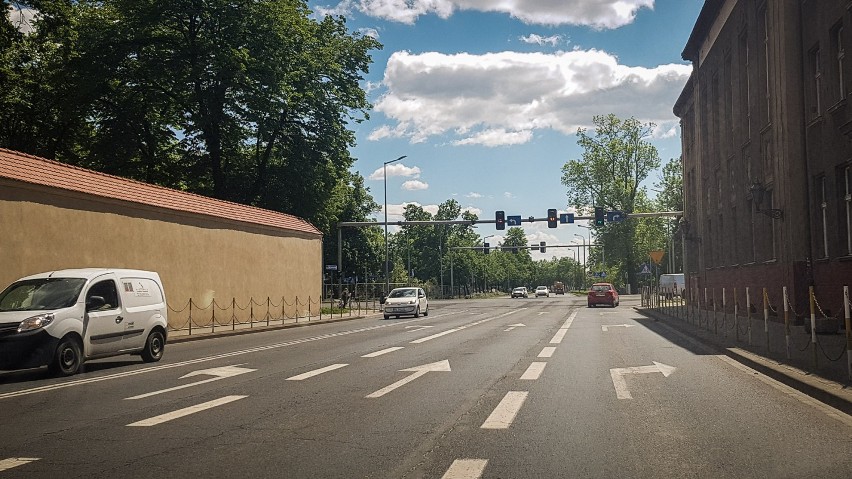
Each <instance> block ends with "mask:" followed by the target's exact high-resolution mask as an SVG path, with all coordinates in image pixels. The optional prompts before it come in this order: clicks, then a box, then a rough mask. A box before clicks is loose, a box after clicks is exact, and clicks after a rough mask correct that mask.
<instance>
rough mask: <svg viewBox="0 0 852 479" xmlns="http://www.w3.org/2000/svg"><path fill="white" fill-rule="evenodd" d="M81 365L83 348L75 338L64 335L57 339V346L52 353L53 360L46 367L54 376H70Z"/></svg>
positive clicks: (75, 372)
mask: <svg viewBox="0 0 852 479" xmlns="http://www.w3.org/2000/svg"><path fill="white" fill-rule="evenodd" d="M82 365H83V349H82V348H81V347H80V342H79V341H77V339H76V338H74V337H71V336H66V337H64V338H62V340H61V341H59V346H57V347H56V351H55V352H54V353H53V360H52V361H51V362H50V364H48V366H47V369H48V371H50V373H51V374H53V375H55V376H72V375H74V374H77V371H79V370H80V366H82Z"/></svg>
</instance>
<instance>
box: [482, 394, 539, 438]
mask: <svg viewBox="0 0 852 479" xmlns="http://www.w3.org/2000/svg"><path fill="white" fill-rule="evenodd" d="M528 394H529V392H528V391H509V392H507V393H506V396H504V397H503V400H502V401H500V404H498V405H497V407H496V408H494V410H493V411H491V415H490V416H488V419H486V420H485V422H484V423H482V426H481V429H507V428H508V427H509V426H511V425H512V421H514V420H515V416H516V415H517V414H518V411H520V410H521V406H523V405H524V401H526V400H527V395H528Z"/></svg>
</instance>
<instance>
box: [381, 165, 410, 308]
mask: <svg viewBox="0 0 852 479" xmlns="http://www.w3.org/2000/svg"><path fill="white" fill-rule="evenodd" d="M405 157H406V155H402V156H400V157H399V158H397V159H395V160H391V161H386V162H385V164H384V166H382V168H383V170H382V179H383V180H384V181H385V292H384V294H388V292H389V291H390V272H389V271H388V261H389V260H390V248H389V247H388V165H389V164H391V163H396V162H397V161H399V160H401V159H403V158H405Z"/></svg>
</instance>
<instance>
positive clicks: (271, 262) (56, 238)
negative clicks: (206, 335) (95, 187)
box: [0, 178, 322, 327]
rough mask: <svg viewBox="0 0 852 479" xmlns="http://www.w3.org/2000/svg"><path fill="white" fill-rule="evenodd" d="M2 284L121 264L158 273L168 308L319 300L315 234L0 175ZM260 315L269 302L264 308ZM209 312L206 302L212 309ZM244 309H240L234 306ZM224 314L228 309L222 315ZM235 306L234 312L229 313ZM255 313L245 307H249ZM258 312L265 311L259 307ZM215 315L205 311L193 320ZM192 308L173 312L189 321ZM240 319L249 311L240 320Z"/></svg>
mask: <svg viewBox="0 0 852 479" xmlns="http://www.w3.org/2000/svg"><path fill="white" fill-rule="evenodd" d="M0 218H3V232H2V234H0V258H2V259H3V267H2V268H0V283H2V286H0V287H5V286H6V285H8V284H9V283H10V282H12V281H14V280H15V279H17V278H19V277H22V276H26V275H29V274H34V273H38V272H43V271H51V270H56V269H63V268H80V267H119V268H133V269H143V270H151V271H157V272H158V273H159V274H160V276H161V278H162V280H163V283H164V286H165V289H166V297H167V300H168V303H169V305H170V307H171V308H172V309H174V310H182V309H183V308H184V307H185V306H186V305H187V303H188V302H189V299H190V298H192V300H193V302H194V304H195V305H196V306H198V305H201V306H206V305H208V304H209V303H210V301H212V300H213V299H214V298H215V299H216V301H217V303H218V304H220V305H224V306H230V305H231V301H232V299H236V301H237V303H238V305H239V307H240V308H243V307H247V306H248V305H249V301H250V298H254V300H255V301H256V302H259V303H263V304H266V302H267V297H269V298H271V301H272V303H273V304H275V305H278V308H277V314H275V315H274V316H275V317H280V316H281V311H282V310H281V307H282V306H281V305H282V298H283V300H284V301H286V302H287V303H289V306H288V305H286V304H285V305H283V307H284V313H285V314H288V315H293V314H294V313H295V311H296V308H297V307H296V299H297V298H298V300H299V301H300V303H301V306H299V307H298V310H299V311H303V310H306V308H307V302H308V300H309V298H310V299H311V300H312V301H313V302H314V303H315V304H314V305H313V309H314V311H316V308H317V307H318V306H317V304H316V302H317V301H319V298H320V290H321V284H322V283H321V281H322V279H321V270H322V240H321V237H320V236H318V235H310V234H305V233H300V232H291V231H287V230H283V229H278V228H271V227H264V226H253V225H250V224H243V223H238V222H232V221H229V220H223V219H217V218H213V217H207V216H202V215H195V214H188V213H180V212H174V211H170V210H163V209H157V208H154V207H148V206H144V205H138V204H133V203H128V202H121V201H117V200H110V199H107V198H101V197H96V196H90V195H85V194H81V193H75V192H68V191H65V190H60V189H56V188H49V187H42V186H37V185H31V184H28V183H22V182H16V181H14V180H9V179H4V178H0ZM258 309H259V310H262V311H261V313H260V314H261V315H262V314H265V311H266V310H265V309H264V308H258ZM208 312H209V310H208ZM237 313H240V311H237ZM217 314H219V315H222V314H223V313H217ZM230 314H231V312H230V311H228V312H227V315H228V316H229V317H230ZM246 314H248V313H246ZM255 314H256V315H257V314H258V313H255ZM207 316H208V315H206V314H201V313H198V314H197V315H196V317H195V319H194V321H195V322H196V325H202V324H204V322H205V321H206V320H201V319H200V318H201V317H204V318H207ZM185 318H186V313H185V312H183V313H180V314H179V313H171V312H170V317H169V319H170V323H171V325H172V326H173V327H183V326H185V324H181V323H185V321H186V319H185ZM240 319H242V318H240Z"/></svg>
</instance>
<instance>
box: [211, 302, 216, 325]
mask: <svg viewBox="0 0 852 479" xmlns="http://www.w3.org/2000/svg"><path fill="white" fill-rule="evenodd" d="M210 308H211V309H213V316H212V318H211V319H212V321H211V323H212V324H211V325H210V332H211V333H215V332H216V298H213V301H212V302H211V303H210Z"/></svg>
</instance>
